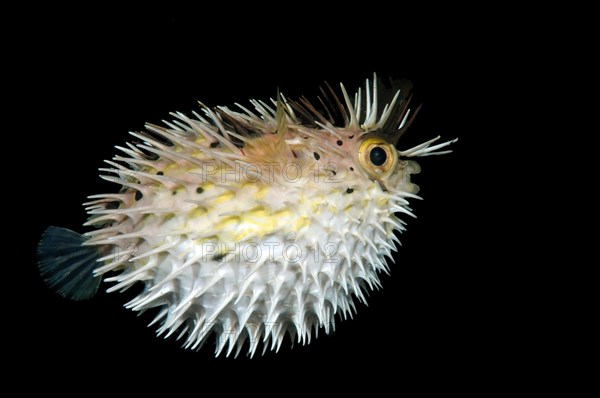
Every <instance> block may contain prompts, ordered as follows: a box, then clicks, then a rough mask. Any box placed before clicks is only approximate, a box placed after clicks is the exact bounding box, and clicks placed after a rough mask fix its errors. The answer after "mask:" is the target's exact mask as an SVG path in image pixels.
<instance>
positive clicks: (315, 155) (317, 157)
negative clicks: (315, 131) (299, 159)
mask: <svg viewBox="0 0 600 398" xmlns="http://www.w3.org/2000/svg"><path fill="white" fill-rule="evenodd" d="M313 156H314V157H315V159H317V160H319V159H321V155H319V154H318V153H316V152H313Z"/></svg>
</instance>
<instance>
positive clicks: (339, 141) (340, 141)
mask: <svg viewBox="0 0 600 398" xmlns="http://www.w3.org/2000/svg"><path fill="white" fill-rule="evenodd" d="M335 143H336V144H338V145H339V146H342V144H343V143H344V142H343V141H342V140H337V141H336V142H335Z"/></svg>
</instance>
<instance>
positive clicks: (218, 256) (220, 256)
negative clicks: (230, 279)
mask: <svg viewBox="0 0 600 398" xmlns="http://www.w3.org/2000/svg"><path fill="white" fill-rule="evenodd" d="M223 258H225V254H223V253H219V254H215V255H214V256H213V258H212V259H213V261H221V260H223Z"/></svg>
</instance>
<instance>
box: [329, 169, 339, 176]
mask: <svg viewBox="0 0 600 398" xmlns="http://www.w3.org/2000/svg"><path fill="white" fill-rule="evenodd" d="M329 171H330V172H331V174H333V175H337V173H336V172H335V170H329Z"/></svg>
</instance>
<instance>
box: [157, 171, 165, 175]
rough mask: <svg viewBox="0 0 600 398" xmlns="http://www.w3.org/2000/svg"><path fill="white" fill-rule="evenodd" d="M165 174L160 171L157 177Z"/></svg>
mask: <svg viewBox="0 0 600 398" xmlns="http://www.w3.org/2000/svg"><path fill="white" fill-rule="evenodd" d="M164 174H165V173H163V172H162V171H159V172H158V173H156V175H157V176H162V175H164Z"/></svg>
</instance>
